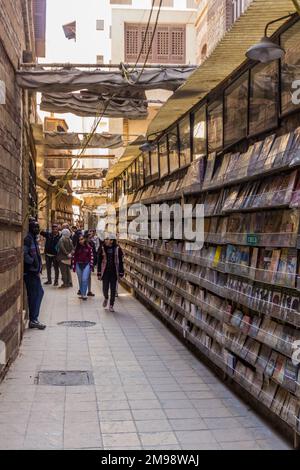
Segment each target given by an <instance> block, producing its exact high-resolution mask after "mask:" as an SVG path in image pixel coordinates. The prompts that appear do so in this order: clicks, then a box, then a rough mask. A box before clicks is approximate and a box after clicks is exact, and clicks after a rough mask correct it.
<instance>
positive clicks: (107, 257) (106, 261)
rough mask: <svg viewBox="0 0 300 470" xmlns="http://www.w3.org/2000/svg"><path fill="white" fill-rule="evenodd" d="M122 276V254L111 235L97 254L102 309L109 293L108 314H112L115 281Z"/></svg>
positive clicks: (105, 304) (106, 302)
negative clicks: (101, 290)
mask: <svg viewBox="0 0 300 470" xmlns="http://www.w3.org/2000/svg"><path fill="white" fill-rule="evenodd" d="M123 276H124V265H123V252H122V249H121V247H120V246H119V245H118V244H117V241H116V239H115V237H114V236H113V235H111V236H109V237H107V238H106V239H105V241H104V244H103V245H102V246H100V248H99V253H98V279H99V280H102V282H103V296H104V302H103V307H104V308H106V307H107V305H108V300H109V291H110V302H109V311H110V312H114V304H115V299H116V287H117V281H118V279H119V278H122V277H123Z"/></svg>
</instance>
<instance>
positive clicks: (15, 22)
mask: <svg viewBox="0 0 300 470" xmlns="http://www.w3.org/2000/svg"><path fill="white" fill-rule="evenodd" d="M24 5H25V6H26V2H24V1H23V0H14V1H11V0H0V80H2V81H3V82H4V83H5V86H6V103H5V104H4V105H0V378H1V376H2V375H3V373H4V371H5V369H6V367H7V365H8V364H9V363H10V362H11V361H12V360H13V359H14V358H15V356H16V354H17V352H18V347H19V344H20V340H21V336H22V330H23V321H22V311H23V281H22V265H23V256H22V252H23V248H22V246H23V243H22V241H23V223H22V222H23V218H24V215H25V211H26V210H27V208H26V201H27V200H28V166H29V165H28V158H29V153H30V152H29V151H28V143H27V142H25V141H24V134H23V133H24V132H25V129H24V127H23V118H24V122H27V123H28V122H29V117H28V116H27V115H26V113H27V112H28V108H29V106H30V105H29V99H28V96H27V95H26V94H24V95H23V93H22V91H21V90H20V89H19V88H18V87H17V85H16V80H15V70H16V69H17V68H18V63H19V61H21V58H22V52H23V50H25V49H26V36H25V26H24V20H23V13H24ZM28 127H29V126H28Z"/></svg>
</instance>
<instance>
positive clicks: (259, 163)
mask: <svg viewBox="0 0 300 470" xmlns="http://www.w3.org/2000/svg"><path fill="white" fill-rule="evenodd" d="M275 138H276V134H272V135H270V136H268V137H266V139H265V140H264V142H263V145H262V149H261V152H260V154H259V157H258V158H257V160H256V164H255V167H256V168H255V169H256V171H257V172H258V171H259V170H262V169H263V168H264V166H265V165H266V161H267V159H268V156H269V153H270V151H271V148H272V146H273V143H274V141H275Z"/></svg>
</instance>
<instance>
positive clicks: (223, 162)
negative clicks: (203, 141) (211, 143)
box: [212, 153, 231, 184]
mask: <svg viewBox="0 0 300 470" xmlns="http://www.w3.org/2000/svg"><path fill="white" fill-rule="evenodd" d="M230 157H231V154H230V153H226V154H225V155H223V156H220V157H219V158H218V161H217V162H216V170H215V173H214V175H213V178H212V182H213V183H214V184H222V183H223V181H224V178H225V174H226V172H227V170H228V165H229V161H230Z"/></svg>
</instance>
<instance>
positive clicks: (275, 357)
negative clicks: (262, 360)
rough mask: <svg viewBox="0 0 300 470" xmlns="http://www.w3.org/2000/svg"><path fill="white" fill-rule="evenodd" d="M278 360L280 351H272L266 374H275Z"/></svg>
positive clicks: (270, 375) (269, 375)
mask: <svg viewBox="0 0 300 470" xmlns="http://www.w3.org/2000/svg"><path fill="white" fill-rule="evenodd" d="M277 360H278V353H277V352H276V351H272V353H271V356H270V358H269V360H268V362H267V366H266V368H265V370H264V374H265V375H267V376H268V377H272V375H273V374H274V372H275V367H276V363H277Z"/></svg>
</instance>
